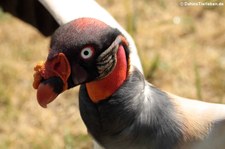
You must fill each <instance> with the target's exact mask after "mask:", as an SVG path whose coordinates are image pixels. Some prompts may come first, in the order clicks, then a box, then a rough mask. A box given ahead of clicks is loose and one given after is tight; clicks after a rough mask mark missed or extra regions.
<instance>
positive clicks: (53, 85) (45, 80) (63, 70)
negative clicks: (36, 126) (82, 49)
mask: <svg viewBox="0 0 225 149" xmlns="http://www.w3.org/2000/svg"><path fill="white" fill-rule="evenodd" d="M34 71H35V73H34V82H33V87H34V88H35V89H37V100H38V103H39V104H40V106H42V107H43V108H46V107H47V104H49V103H50V102H52V101H53V100H54V99H55V98H56V97H57V96H58V95H59V94H60V93H62V92H63V91H65V90H66V89H68V84H67V80H68V78H69V76H70V74H71V68H70V64H69V61H68V60H67V58H66V56H65V55H64V54H63V53H59V54H57V55H55V56H54V57H53V58H51V59H48V60H47V61H46V62H41V63H38V64H37V65H36V66H35V67H34Z"/></svg>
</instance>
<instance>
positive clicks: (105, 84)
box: [86, 45, 128, 103]
mask: <svg viewBox="0 0 225 149" xmlns="http://www.w3.org/2000/svg"><path fill="white" fill-rule="evenodd" d="M127 74H128V64H127V58H126V53H125V50H124V48H123V46H122V45H121V46H119V49H118V52H117V63H116V66H115V68H114V70H113V71H112V72H111V73H110V74H109V75H108V76H107V77H105V78H103V79H101V80H96V81H92V82H89V83H86V88H87V92H88V95H89V97H90V99H91V100H92V102H94V103H98V102H99V101H101V100H104V99H107V98H108V97H110V96H111V95H112V94H113V93H115V92H116V91H117V90H118V89H119V88H120V86H121V85H122V84H123V82H124V81H125V80H126V78H127Z"/></svg>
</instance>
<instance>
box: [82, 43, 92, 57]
mask: <svg viewBox="0 0 225 149" xmlns="http://www.w3.org/2000/svg"><path fill="white" fill-rule="evenodd" d="M93 55H94V48H93V47H89V46H88V47H85V48H83V49H82V50H81V52H80V56H81V57H82V58H83V59H90V58H91V57H92V56H93Z"/></svg>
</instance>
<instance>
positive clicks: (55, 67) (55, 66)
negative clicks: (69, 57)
mask: <svg viewBox="0 0 225 149" xmlns="http://www.w3.org/2000/svg"><path fill="white" fill-rule="evenodd" d="M59 67H60V62H57V63H56V64H55V65H54V67H53V69H54V70H56V71H57V70H58V69H59Z"/></svg>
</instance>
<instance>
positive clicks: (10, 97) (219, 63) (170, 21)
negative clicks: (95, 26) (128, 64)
mask: <svg viewBox="0 0 225 149" xmlns="http://www.w3.org/2000/svg"><path fill="white" fill-rule="evenodd" d="M98 1H99V2H100V3H101V4H102V5H103V6H104V7H105V8H106V9H107V10H108V11H110V12H111V14H112V15H113V16H114V17H115V18H116V19H117V20H118V21H119V22H120V23H121V24H122V25H123V26H124V28H126V29H127V30H128V31H129V32H130V33H131V34H132V36H133V37H134V40H135V42H136V44H137V47H138V50H139V54H140V56H141V59H142V63H143V67H144V72H145V75H146V77H147V78H148V80H149V81H150V82H151V83H152V84H154V85H155V86H157V87H159V88H161V89H163V90H166V91H169V92H172V93H174V94H177V95H180V96H184V97H189V98H198V99H200V100H203V101H210V102H217V103H225V25H224V22H225V7H204V6H195V7H180V6H179V5H178V3H179V1H177V2H172V1H167V0H161V1H156V0H153V1H151V2H150V1H147V0H143V1H134V0H133V1H130V0H125V1H122V2H118V1H116V0H107V1H103V0H98ZM48 45H49V38H46V37H43V36H42V35H41V34H40V33H38V31H37V30H35V29H34V28H32V27H31V26H29V25H27V24H25V23H23V22H21V21H20V20H18V19H16V18H14V17H12V16H10V15H9V14H5V13H3V12H0V81H1V84H0V121H1V122H0V140H1V141H0V149H6V148H7V149H15V148H22V149H62V148H65V149H72V148H75V149H90V148H91V139H90V137H89V136H88V135H87V132H86V128H85V127H84V124H83V123H82V120H81V119H80V116H79V110H78V108H77V105H78V100H77V92H78V88H75V89H72V90H70V91H67V92H65V93H64V94H62V95H61V96H59V97H58V99H57V100H56V101H54V102H53V103H52V104H50V106H49V107H48V108H47V109H43V108H41V107H40V106H39V105H38V104H37V101H36V92H35V90H34V89H33V88H32V79H33V76H32V75H33V66H34V65H35V64H36V63H37V62H38V61H40V60H44V59H45V58H46V56H47V52H48Z"/></svg>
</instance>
